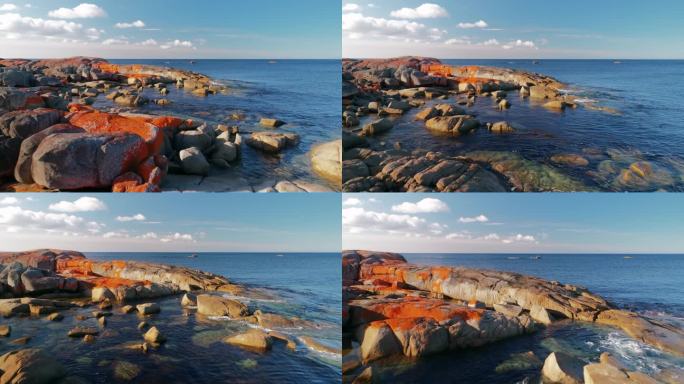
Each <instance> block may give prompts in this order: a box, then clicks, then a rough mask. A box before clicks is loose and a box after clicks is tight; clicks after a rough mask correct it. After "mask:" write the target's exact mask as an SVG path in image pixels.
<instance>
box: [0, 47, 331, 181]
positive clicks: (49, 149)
mask: <svg viewBox="0 0 684 384" xmlns="http://www.w3.org/2000/svg"><path fill="white" fill-rule="evenodd" d="M171 92H185V93H188V94H191V95H193V96H195V97H198V98H207V97H212V95H216V94H226V93H229V92H230V89H229V87H227V86H226V85H224V84H222V83H220V82H217V81H215V80H213V79H211V78H209V77H207V76H205V75H203V74H200V73H196V72H192V71H188V70H181V69H174V68H169V67H161V66H155V65H144V64H131V65H118V64H112V63H110V62H108V61H107V60H104V59H99V58H86V57H74V58H67V59H47V60H24V59H5V60H0V149H2V150H1V151H0V180H1V181H2V189H3V190H6V191H17V192H32V191H83V190H97V191H113V192H154V191H161V190H181V191H187V190H197V191H238V190H239V191H268V192H287V191H297V192H301V191H312V192H313V191H331V190H335V189H339V188H338V187H339V183H340V175H341V142H340V140H337V141H333V142H330V143H327V144H325V145H319V146H317V147H315V148H314V150H313V151H312V153H311V154H310V156H309V158H310V161H311V168H312V171H313V172H314V173H315V174H317V175H318V176H319V177H320V179H321V183H313V182H309V181H305V180H288V179H284V178H283V179H278V178H275V179H273V180H271V179H269V180H261V181H260V182H259V183H257V184H249V183H247V182H246V181H245V180H242V179H237V178H236V177H235V176H233V175H230V174H226V172H224V171H227V170H230V169H231V168H233V167H240V166H242V165H241V164H240V158H241V153H242V152H243V150H244V149H243V145H247V146H249V147H250V148H252V149H253V150H255V151H258V152H261V153H264V154H265V155H267V154H278V153H280V152H282V151H286V150H287V149H288V148H291V147H293V146H296V145H297V144H298V142H299V141H300V138H299V135H298V134H296V133H293V132H288V131H285V130H282V129H279V127H281V126H282V125H284V124H286V122H284V121H282V120H280V119H278V118H277V117H276V116H267V117H263V118H261V120H260V122H259V124H260V126H261V127H263V128H264V129H263V130H258V131H253V132H250V131H247V132H245V131H244V130H242V131H241V127H240V126H239V124H236V125H225V124H208V123H206V122H205V121H202V120H199V119H191V118H185V117H178V116H175V115H165V114H158V111H157V112H155V113H157V114H147V113H140V108H144V106H146V105H152V104H154V105H156V106H159V107H162V108H163V107H165V106H167V105H169V104H170V103H171V100H170V98H169V94H170V93H171ZM103 99H104V100H103ZM101 102H104V103H105V104H104V105H106V106H107V108H101V107H96V106H99V105H100V104H98V103H101ZM240 118H241V116H239V114H236V116H235V119H236V121H237V122H239V120H240Z"/></svg>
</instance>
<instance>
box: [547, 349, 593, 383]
mask: <svg viewBox="0 0 684 384" xmlns="http://www.w3.org/2000/svg"><path fill="white" fill-rule="evenodd" d="M583 366H584V364H583V363H582V361H581V360H579V359H577V358H575V357H572V356H570V355H566V354H564V353H562V352H552V353H551V354H550V355H549V356H548V357H547V358H546V360H544V367H543V368H542V377H543V380H544V383H554V384H555V383H557V384H581V383H583V382H584V380H583Z"/></svg>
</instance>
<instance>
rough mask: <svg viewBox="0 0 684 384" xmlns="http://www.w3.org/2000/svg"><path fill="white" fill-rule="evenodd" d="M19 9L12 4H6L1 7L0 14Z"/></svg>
mask: <svg viewBox="0 0 684 384" xmlns="http://www.w3.org/2000/svg"><path fill="white" fill-rule="evenodd" d="M15 9H17V6H16V5H14V4H12V3H6V4H2V5H0V12H9V11H14V10H15Z"/></svg>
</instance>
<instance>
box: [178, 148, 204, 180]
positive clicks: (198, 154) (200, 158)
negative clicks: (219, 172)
mask: <svg viewBox="0 0 684 384" xmlns="http://www.w3.org/2000/svg"><path fill="white" fill-rule="evenodd" d="M179 158H180V161H181V166H182V168H183V172H185V173H188V174H192V175H207V174H208V173H209V168H210V167H211V166H210V165H209V162H208V161H207V159H206V157H204V154H203V153H202V151H201V150H200V149H199V148H197V147H192V148H187V149H184V150H182V151H180V154H179Z"/></svg>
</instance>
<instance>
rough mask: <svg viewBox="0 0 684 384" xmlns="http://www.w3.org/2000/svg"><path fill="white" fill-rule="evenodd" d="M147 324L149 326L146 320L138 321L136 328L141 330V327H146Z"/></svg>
mask: <svg viewBox="0 0 684 384" xmlns="http://www.w3.org/2000/svg"><path fill="white" fill-rule="evenodd" d="M148 326H149V324H147V322H146V321H141V322H140V323H138V329H139V330H143V329H145V328H147V327H148Z"/></svg>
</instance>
